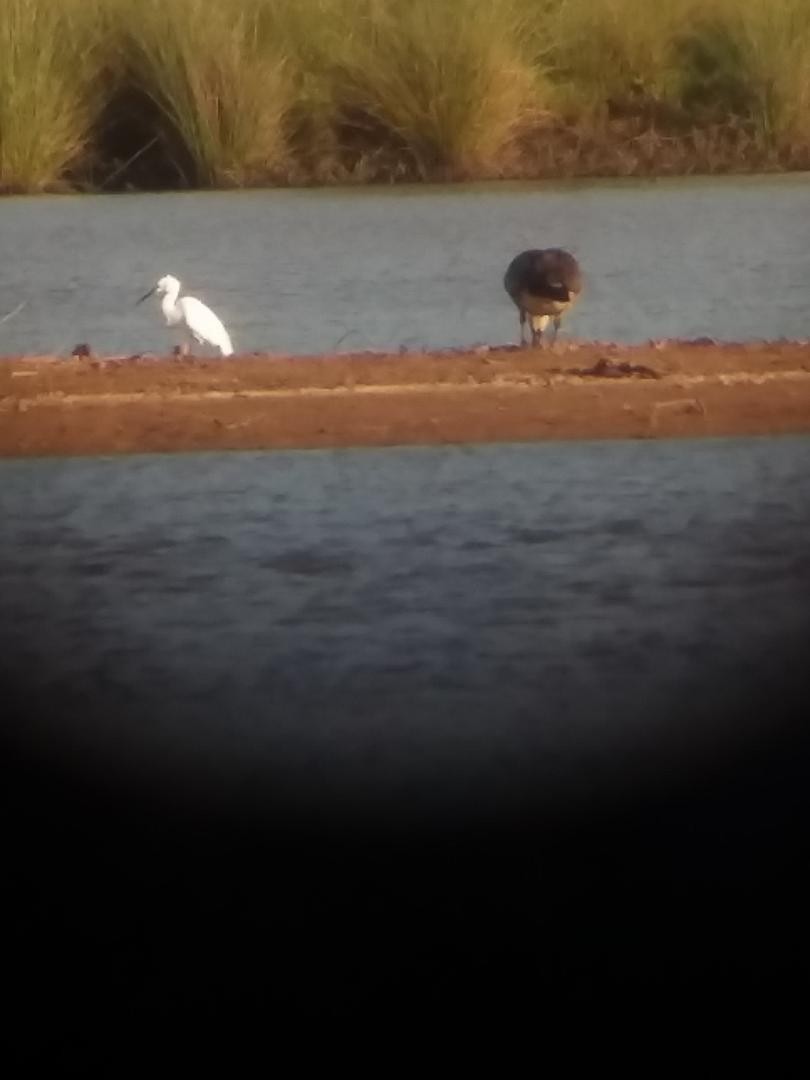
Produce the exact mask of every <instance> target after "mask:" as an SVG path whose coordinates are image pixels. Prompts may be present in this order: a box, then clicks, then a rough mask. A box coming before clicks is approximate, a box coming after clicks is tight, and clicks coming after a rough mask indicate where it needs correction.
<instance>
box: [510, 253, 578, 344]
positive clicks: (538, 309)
mask: <svg viewBox="0 0 810 1080" xmlns="http://www.w3.org/2000/svg"><path fill="white" fill-rule="evenodd" d="M503 285H504V288H505V289H506V291H507V292H508V293H509V295H510V296H511V297H512V300H513V301H514V302H515V305H516V306H517V309H518V311H519V313H520V344H521V345H525V344H526V340H525V326H526V323H527V322H528V323H529V324H530V326H531V330H532V345H542V343H543V331H544V330H545V329H546V327H547V326H548V324H549V321H551V322H552V323H553V325H554V338H553V339H552V340H555V341H556V339H557V333H558V331H559V329H560V319H561V318H562V316H563V314H564V313H565V312H566V311H567V310H568V309H569V308H570V307H571V306H572V305H573V304H574V303H575V302H576V300H577V298H578V296H579V294H580V293H581V292H582V274H581V273H580V269H579V263H578V262H577V260H576V259H575V258H574V256H573V255H571V254H570V253H569V252H567V251H563V250H562V248H544V249H542V250H536V249H533V250H531V251H522V252H521V253H520V255H516V256H515V257H514V259H512V261H511V263H510V264H509V267H508V268H507V271H506V274H505V275H504V279H503Z"/></svg>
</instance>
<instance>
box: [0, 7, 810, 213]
mask: <svg viewBox="0 0 810 1080" xmlns="http://www.w3.org/2000/svg"><path fill="white" fill-rule="evenodd" d="M808 167H810V4H808V3H807V2H806V0H669V2H668V3H667V4H653V3H650V2H649V0H486V2H484V0H296V2H295V3H290V2H289V0H172V3H171V4H166V3H165V2H164V0H140V2H139V3H138V4H132V3H130V2H129V0H60V3H59V4H54V3H53V2H52V0H4V2H3V4H2V7H0V191H5V192H27V191H41V190H59V189H80V190H82V189H86V190H120V189H125V188H146V189H160V188H197V187H243V186H254V185H273V184H327V183H351V182H357V183H367V182H378V181H387V182H390V181H397V180H460V179H472V178H491V177H547V176H576V175H620V176H621V175H645V174H672V173H690V172H730V171H752V170H759V171H762V170H778V169H791V168H808Z"/></svg>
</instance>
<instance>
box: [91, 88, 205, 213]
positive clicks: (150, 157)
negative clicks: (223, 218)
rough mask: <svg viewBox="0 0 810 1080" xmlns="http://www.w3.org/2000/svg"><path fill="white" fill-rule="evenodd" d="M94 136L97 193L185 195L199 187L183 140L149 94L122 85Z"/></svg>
mask: <svg viewBox="0 0 810 1080" xmlns="http://www.w3.org/2000/svg"><path fill="white" fill-rule="evenodd" d="M105 101H106V103H105V106H104V109H103V110H102V113H101V116H100V118H99V120H98V123H97V125H96V130H95V132H94V139H93V141H94V144H95V147H96V161H95V166H94V168H93V170H92V172H91V176H90V182H91V186H92V187H93V188H94V189H95V190H98V191H105V192H121V191H184V190H187V189H188V188H189V187H193V186H195V183H194V179H195V170H194V163H193V162H192V161H191V159H190V158H189V156H188V153H187V151H186V150H185V147H184V146H183V142H182V139H180V138H178V136H177V134H176V132H174V131H173V130H172V127H171V124H170V123H169V122H168V121H167V119H166V117H165V116H164V115H163V113H162V112H161V110H160V109H159V108H158V106H157V105H156V104H155V102H154V101H152V100H151V98H149V97H148V96H147V95H146V94H144V93H142V92H141V91H139V90H138V89H136V88H135V87H132V86H127V85H126V84H123V85H122V86H120V87H119V88H118V90H117V91H116V92H115V93H110V94H109V95H108V96H107V98H106V99H105Z"/></svg>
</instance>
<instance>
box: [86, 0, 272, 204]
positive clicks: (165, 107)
mask: <svg viewBox="0 0 810 1080" xmlns="http://www.w3.org/2000/svg"><path fill="white" fill-rule="evenodd" d="M106 2H107V4H108V7H109V8H110V9H111V10H112V19H111V21H110V31H111V37H112V40H113V42H114V43H115V46H116V51H117V55H118V57H119V63H118V64H117V65H116V67H117V71H118V78H119V80H123V81H124V82H125V83H126V84H127V86H128V88H129V90H130V91H133V90H134V91H135V92H136V93H138V94H141V95H143V96H144V97H146V98H147V99H149V100H150V101H151V102H152V103H153V105H154V106H155V107H156V115H157V116H158V117H159V118H160V119H159V126H160V128H161V130H160V134H161V136H162V137H163V141H164V145H165V146H166V147H167V152H168V153H169V154H170V155H172V156H173V159H174V160H173V164H174V166H175V168H176V170H177V172H178V173H180V174H181V175H182V176H184V178H185V180H186V182H187V183H188V185H189V186H195V187H197V186H223V187H228V186H243V185H245V184H250V183H256V182H259V181H266V180H268V179H270V178H272V177H273V176H274V175H277V174H280V173H282V172H283V170H284V167H285V164H286V160H287V145H286V139H285V134H284V122H285V117H286V114H287V112H288V111H289V109H290V107H291V104H292V99H291V89H292V83H291V80H290V78H289V77H288V73H287V70H286V66H285V63H284V58H283V57H281V56H280V55H279V54H278V53H277V52H276V51H275V50H274V49H273V46H272V42H269V41H268V40H267V39H266V37H265V35H264V34H263V33H262V23H261V3H260V0H169V2H167V0H138V3H137V4H134V5H133V4H132V3H131V0H106Z"/></svg>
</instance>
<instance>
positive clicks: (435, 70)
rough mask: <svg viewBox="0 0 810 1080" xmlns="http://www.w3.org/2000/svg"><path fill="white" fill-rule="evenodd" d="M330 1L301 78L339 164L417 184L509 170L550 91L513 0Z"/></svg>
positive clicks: (487, 174) (501, 173)
mask: <svg viewBox="0 0 810 1080" xmlns="http://www.w3.org/2000/svg"><path fill="white" fill-rule="evenodd" d="M327 6H328V7H331V11H329V17H328V18H326V19H322V20H321V27H322V32H321V41H320V46H319V49H318V50H317V51H316V52H315V54H314V55H311V56H310V62H311V63H313V61H314V63H313V67H312V68H311V72H310V73H311V77H312V78H314V79H316V80H319V81H320V82H321V86H322V96H325V98H326V100H327V101H328V102H329V110H328V111H329V114H330V123H331V124H332V125H333V129H334V131H335V135H336V145H337V148H338V152H342V153H343V155H344V157H345V159H346V160H347V161H351V160H352V159H353V160H354V163H355V165H356V166H359V167H360V168H361V169H362V167H363V166H364V165H366V167H368V163H369V161H370V162H371V166H372V168H373V167H374V165H375V163H377V164H378V165H379V167H380V168H382V169H383V170H384V171H387V172H389V173H391V174H394V175H396V174H397V173H399V174H401V175H405V176H411V177H413V176H415V177H419V178H422V179H425V178H429V177H437V176H439V177H453V178H458V177H468V176H498V175H503V174H504V173H506V172H509V171H510V169H513V168H514V167H515V164H516V158H517V153H518V148H519V142H520V138H521V136H522V135H523V134H524V133H525V132H526V131H527V130H528V129H529V128H530V127H531V125H532V124H533V123H535V122H536V120H537V118H538V116H539V115H541V113H542V110H543V107H544V106H545V105H546V97H547V93H548V88H547V85H546V80H545V77H544V74H543V72H542V70H541V69H540V68H539V66H538V65H537V64H535V63H532V61H531V59H530V57H529V55H528V53H527V51H526V49H525V47H524V45H523V29H524V28H523V24H522V21H521V18H520V16H519V13H518V11H517V9H516V5H515V3H514V2H513V0H488V2H486V3H481V2H480V0H452V2H450V0H355V3H353V4H352V5H351V13H349V6H348V5H347V4H346V3H343V2H340V0H337V2H333V3H332V4H331V5H322V7H321V14H322V15H323V14H324V10H323V9H324V7H327Z"/></svg>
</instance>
